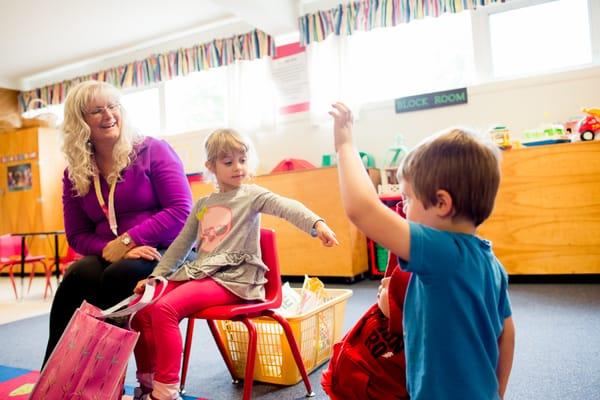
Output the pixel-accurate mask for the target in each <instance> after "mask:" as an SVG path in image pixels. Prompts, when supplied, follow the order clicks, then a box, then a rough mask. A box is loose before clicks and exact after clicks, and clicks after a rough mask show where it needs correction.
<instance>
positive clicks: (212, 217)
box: [197, 206, 231, 253]
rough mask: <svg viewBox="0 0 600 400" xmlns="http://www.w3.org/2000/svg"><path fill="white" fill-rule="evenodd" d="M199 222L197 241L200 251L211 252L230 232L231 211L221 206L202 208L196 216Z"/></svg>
mask: <svg viewBox="0 0 600 400" xmlns="http://www.w3.org/2000/svg"><path fill="white" fill-rule="evenodd" d="M197 217H198V220H199V221H200V224H199V227H198V239H199V241H200V249H201V250H202V251H204V252H206V253H210V252H212V251H213V250H214V249H215V248H216V247H217V246H218V245H219V243H221V242H222V241H223V239H224V238H225V236H227V234H228V233H229V231H230V230H231V209H229V208H227V207H222V206H212V207H204V208H203V209H202V210H200V212H198V214H197Z"/></svg>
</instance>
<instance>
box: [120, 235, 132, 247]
mask: <svg viewBox="0 0 600 400" xmlns="http://www.w3.org/2000/svg"><path fill="white" fill-rule="evenodd" d="M121 243H122V244H123V245H124V246H125V247H130V246H131V245H132V244H133V240H132V239H131V236H129V234H128V233H127V232H125V233H124V234H122V235H121Z"/></svg>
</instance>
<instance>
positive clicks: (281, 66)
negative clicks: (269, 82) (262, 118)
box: [272, 43, 310, 114]
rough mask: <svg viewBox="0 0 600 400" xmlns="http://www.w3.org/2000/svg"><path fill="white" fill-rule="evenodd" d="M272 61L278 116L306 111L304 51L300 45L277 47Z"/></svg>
mask: <svg viewBox="0 0 600 400" xmlns="http://www.w3.org/2000/svg"><path fill="white" fill-rule="evenodd" d="M276 54H277V55H276V56H275V57H274V58H273V61H272V71H273V80H274V81H275V87H276V88H277V92H278V97H279V98H278V105H279V113H280V114H292V113H297V112H303V111H308V109H309V106H310V103H309V89H308V72H307V62H306V50H305V49H304V47H300V43H290V44H287V45H284V46H278V47H277V52H276Z"/></svg>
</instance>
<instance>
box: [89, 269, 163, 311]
mask: <svg viewBox="0 0 600 400" xmlns="http://www.w3.org/2000/svg"><path fill="white" fill-rule="evenodd" d="M157 282H159V283H161V288H160V290H159V291H158V294H157V295H156V296H155V295H154V294H155V293H156V284H157ZM166 288H167V280H166V279H165V278H163V277H162V276H157V277H152V278H150V279H148V281H147V282H146V285H145V286H144V293H143V294H142V295H141V296H140V295H138V294H134V295H131V296H129V297H127V298H126V299H124V300H122V301H121V302H119V303H118V304H115V305H114V306H112V307H110V308H107V309H106V310H102V311H101V312H100V315H99V317H100V318H117V317H125V316H127V315H132V314H135V313H136V312H138V311H140V310H141V309H142V308H144V307H146V306H148V305H150V304H152V303H154V302H155V301H156V300H158V299H159V298H160V296H162V294H163V293H164V291H165V289H166ZM137 298H140V300H139V301H138V302H137V303H135V304H134V305H132V306H129V303H131V302H132V301H134V300H135V299H137ZM125 306H127V308H124V309H123V310H120V311H117V310H119V309H120V308H121V307H125Z"/></svg>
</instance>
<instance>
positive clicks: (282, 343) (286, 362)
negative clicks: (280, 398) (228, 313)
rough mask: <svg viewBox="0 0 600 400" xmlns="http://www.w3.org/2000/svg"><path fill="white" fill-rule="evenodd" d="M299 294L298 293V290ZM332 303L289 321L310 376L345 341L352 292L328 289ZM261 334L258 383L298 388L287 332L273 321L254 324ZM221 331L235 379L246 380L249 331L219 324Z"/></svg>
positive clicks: (256, 372) (236, 325)
mask: <svg viewBox="0 0 600 400" xmlns="http://www.w3.org/2000/svg"><path fill="white" fill-rule="evenodd" d="M297 290H298V289H297ZM325 292H326V293H327V296H328V298H329V300H328V301H327V302H325V303H324V304H322V305H321V306H319V307H318V308H315V309H314V310H312V311H310V312H308V313H305V314H301V315H298V316H294V317H288V318H286V319H287V321H288V322H289V324H290V327H291V328H292V332H293V334H294V337H295V338H296V342H297V343H298V347H299V348H300V354H301V355H302V360H303V361H304V367H305V368H306V372H307V373H311V372H312V371H313V370H314V369H315V368H317V367H319V366H320V365H322V364H323V363H324V362H325V361H327V360H329V357H331V349H332V347H333V344H334V343H335V342H337V341H339V340H340V338H341V337H342V330H343V325H344V313H345V310H346V302H347V300H348V298H349V297H350V296H352V290H349V289H325ZM252 322H254V325H255V326H256V331H257V333H258V342H257V346H256V363H255V369H254V380H256V381H261V382H267V383H274V384H278V385H294V384H296V383H298V382H300V380H301V379H302V376H301V375H300V371H299V370H298V367H297V366H296V363H295V362H294V356H293V355H292V351H291V350H290V346H289V344H288V342H287V340H286V337H285V333H284V332H283V328H281V326H280V325H279V324H278V323H277V322H276V321H274V320H272V319H270V318H264V317H260V318H254V319H253V320H252ZM217 328H218V329H219V333H220V335H221V338H222V339H223V342H224V343H225V348H226V349H227V352H228V353H229V357H230V358H231V361H232V362H233V367H234V370H235V374H234V375H235V378H237V379H243V378H244V372H245V367H246V353H247V349H248V331H247V330H246V327H245V326H244V324H243V323H241V322H237V321H217Z"/></svg>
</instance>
